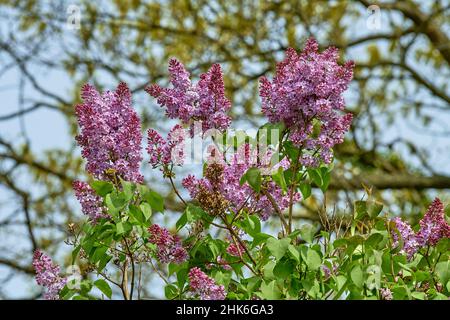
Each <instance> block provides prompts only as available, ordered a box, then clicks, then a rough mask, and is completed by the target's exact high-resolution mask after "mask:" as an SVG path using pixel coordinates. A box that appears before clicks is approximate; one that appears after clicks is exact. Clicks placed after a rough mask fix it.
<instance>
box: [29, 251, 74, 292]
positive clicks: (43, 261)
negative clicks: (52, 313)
mask: <svg viewBox="0 0 450 320" xmlns="http://www.w3.org/2000/svg"><path fill="white" fill-rule="evenodd" d="M33 267H34V270H35V271H36V282H37V284H38V285H41V286H44V287H45V288H46V289H47V291H46V292H45V294H44V299H47V300H58V299H59V292H60V291H61V289H62V288H64V286H65V285H66V282H67V279H66V278H63V277H61V276H60V275H59V272H60V268H59V266H58V265H56V264H54V263H53V261H52V259H51V258H50V257H49V256H48V255H46V254H44V253H43V252H42V251H41V250H36V251H35V252H34V255H33Z"/></svg>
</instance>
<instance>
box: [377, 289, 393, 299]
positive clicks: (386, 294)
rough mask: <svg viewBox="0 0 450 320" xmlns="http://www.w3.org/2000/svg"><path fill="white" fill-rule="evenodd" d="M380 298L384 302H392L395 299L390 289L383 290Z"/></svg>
mask: <svg viewBox="0 0 450 320" xmlns="http://www.w3.org/2000/svg"><path fill="white" fill-rule="evenodd" d="M380 296H381V299H382V300H392V299H394V297H393V296H392V291H391V290H390V289H389V288H381V289H380Z"/></svg>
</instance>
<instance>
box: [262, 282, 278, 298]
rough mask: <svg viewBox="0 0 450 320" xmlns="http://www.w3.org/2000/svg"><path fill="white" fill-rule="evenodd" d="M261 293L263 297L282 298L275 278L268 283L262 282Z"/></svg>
mask: <svg viewBox="0 0 450 320" xmlns="http://www.w3.org/2000/svg"><path fill="white" fill-rule="evenodd" d="M261 294H262V296H261V297H262V298H263V299H267V300H278V299H280V298H281V292H280V289H279V288H278V286H277V284H276V281H275V280H272V281H271V282H269V283H268V284H266V283H265V282H264V281H263V282H262V283H261Z"/></svg>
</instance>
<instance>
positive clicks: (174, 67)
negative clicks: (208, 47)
mask: <svg viewBox="0 0 450 320" xmlns="http://www.w3.org/2000/svg"><path fill="white" fill-rule="evenodd" d="M169 73H170V82H171V84H172V86H173V88H162V87H160V86H159V85H157V84H153V85H151V86H149V87H148V88H146V91H147V92H148V93H149V94H150V95H151V96H153V97H155V98H157V102H158V104H159V105H160V106H161V107H165V108H166V115H167V116H168V117H169V118H171V119H180V120H181V121H182V123H184V124H190V125H191V126H193V121H201V122H202V131H203V132H205V131H207V130H208V129H212V128H214V129H218V130H220V131H223V130H226V129H227V128H228V127H229V126H230V122H231V119H230V117H229V116H228V115H227V114H226V112H227V111H228V110H229V109H230V108H231V102H230V100H228V99H227V98H226V97H225V87H224V82H223V74H222V69H221V67H220V65H219V64H213V65H212V66H211V69H210V70H209V71H208V72H207V73H204V74H202V75H200V80H199V81H198V83H197V84H193V83H192V82H191V80H190V79H189V77H190V74H189V72H188V71H186V69H185V67H184V65H183V64H182V63H181V62H179V61H178V60H176V59H174V58H172V59H170V60H169ZM191 129H192V127H191ZM191 135H193V131H192V130H191Z"/></svg>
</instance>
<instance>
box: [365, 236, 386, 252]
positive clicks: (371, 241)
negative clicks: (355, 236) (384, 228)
mask: <svg viewBox="0 0 450 320" xmlns="http://www.w3.org/2000/svg"><path fill="white" fill-rule="evenodd" d="M382 240H383V235H381V234H380V233H374V234H372V235H370V237H369V238H368V239H367V240H366V242H365V245H366V246H367V247H371V248H375V247H376V246H377V245H378V243H380V242H381V241H382Z"/></svg>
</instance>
